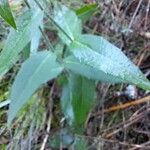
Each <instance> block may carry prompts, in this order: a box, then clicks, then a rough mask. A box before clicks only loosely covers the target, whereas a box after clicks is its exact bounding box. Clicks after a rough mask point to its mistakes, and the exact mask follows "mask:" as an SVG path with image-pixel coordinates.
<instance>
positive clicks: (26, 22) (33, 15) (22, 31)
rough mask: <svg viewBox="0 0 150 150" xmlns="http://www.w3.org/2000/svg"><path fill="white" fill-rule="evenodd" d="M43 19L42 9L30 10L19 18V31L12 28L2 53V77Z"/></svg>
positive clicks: (0, 65)
mask: <svg viewBox="0 0 150 150" xmlns="http://www.w3.org/2000/svg"><path fill="white" fill-rule="evenodd" d="M42 19H43V13H42V12H41V11H40V10H37V11H32V10H28V11H27V12H25V13H24V14H23V15H21V16H20V18H19V19H18V20H17V25H18V28H17V31H16V30H13V29H11V31H10V33H9V35H8V38H7V40H6V42H5V46H4V48H3V50H2V52H1V53H0V77H1V76H2V75H4V74H5V73H6V72H7V71H8V70H9V69H10V68H11V67H12V65H13V64H14V63H15V62H16V61H17V60H18V55H19V53H20V52H21V51H22V50H23V48H24V47H25V46H26V45H27V44H28V43H29V42H30V41H31V39H32V38H33V37H34V34H35V33H36V31H37V30H38V26H39V25H40V23H41V20H42Z"/></svg>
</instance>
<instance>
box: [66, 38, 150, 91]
mask: <svg viewBox="0 0 150 150" xmlns="http://www.w3.org/2000/svg"><path fill="white" fill-rule="evenodd" d="M84 37H85V36H83V39H82V40H81V41H80V42H74V43H73V44H72V45H71V49H72V53H73V55H72V56H69V57H68V58H66V60H65V64H66V67H68V68H69V69H71V70H72V71H74V72H76V73H79V74H81V75H83V76H86V77H87V78H90V79H95V80H100V81H104V82H110V83H121V82H124V83H131V84H135V85H137V86H139V87H141V88H143V89H150V83H149V81H148V80H147V79H146V78H145V77H144V75H143V74H142V73H141V71H140V70H139V69H138V68H137V67H136V66H135V65H134V64H133V63H132V62H130V61H129V59H128V58H127V57H126V56H125V55H124V54H123V53H122V52H121V51H120V49H118V48H117V47H115V46H113V45H112V44H110V43H109V42H108V41H106V40H105V39H103V38H98V39H97V37H95V38H96V39H97V40H98V41H96V40H95V41H94V36H92V37H88V40H87V39H86V38H87V36H86V38H84ZM90 39H91V40H90Z"/></svg>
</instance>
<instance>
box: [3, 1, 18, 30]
mask: <svg viewBox="0 0 150 150" xmlns="http://www.w3.org/2000/svg"><path fill="white" fill-rule="evenodd" d="M0 16H1V17H2V18H3V19H4V20H5V21H6V22H7V23H8V24H9V25H11V26H12V27H13V28H14V29H16V28H17V27H16V23H15V20H14V17H13V15H12V12H11V9H10V6H9V3H8V0H0Z"/></svg>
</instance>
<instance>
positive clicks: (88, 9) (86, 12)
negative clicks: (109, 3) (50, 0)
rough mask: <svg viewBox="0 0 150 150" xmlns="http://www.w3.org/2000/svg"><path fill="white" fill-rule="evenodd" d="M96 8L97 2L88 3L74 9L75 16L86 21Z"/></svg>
mask: <svg viewBox="0 0 150 150" xmlns="http://www.w3.org/2000/svg"><path fill="white" fill-rule="evenodd" d="M96 10H97V4H95V3H94V4H88V5H85V6H83V7H81V8H79V9H77V10H76V14H77V16H78V17H79V18H80V19H81V20H82V21H83V22H86V21H87V20H88V19H90V17H91V16H92V15H93V14H94V12H95V11H96Z"/></svg>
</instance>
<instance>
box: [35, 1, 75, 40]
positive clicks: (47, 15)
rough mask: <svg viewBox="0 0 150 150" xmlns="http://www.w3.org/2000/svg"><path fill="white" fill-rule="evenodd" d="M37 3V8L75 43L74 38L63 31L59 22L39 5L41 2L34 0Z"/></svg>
mask: <svg viewBox="0 0 150 150" xmlns="http://www.w3.org/2000/svg"><path fill="white" fill-rule="evenodd" d="M34 1H35V3H36V4H37V6H38V7H39V8H40V9H41V10H42V11H43V12H44V14H45V15H46V17H47V18H48V19H49V20H50V21H51V22H52V23H53V24H54V25H55V26H56V27H57V28H58V29H59V30H61V31H62V32H63V33H64V34H65V35H66V37H67V38H68V39H69V40H70V41H73V40H72V38H71V37H70V36H69V35H68V34H67V33H66V32H65V30H64V29H62V28H61V27H60V26H59V25H58V24H57V22H56V21H55V20H54V19H53V18H52V17H51V16H50V15H49V14H48V13H47V12H46V11H45V10H44V8H43V7H42V6H41V4H40V3H39V1H37V0H34Z"/></svg>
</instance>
